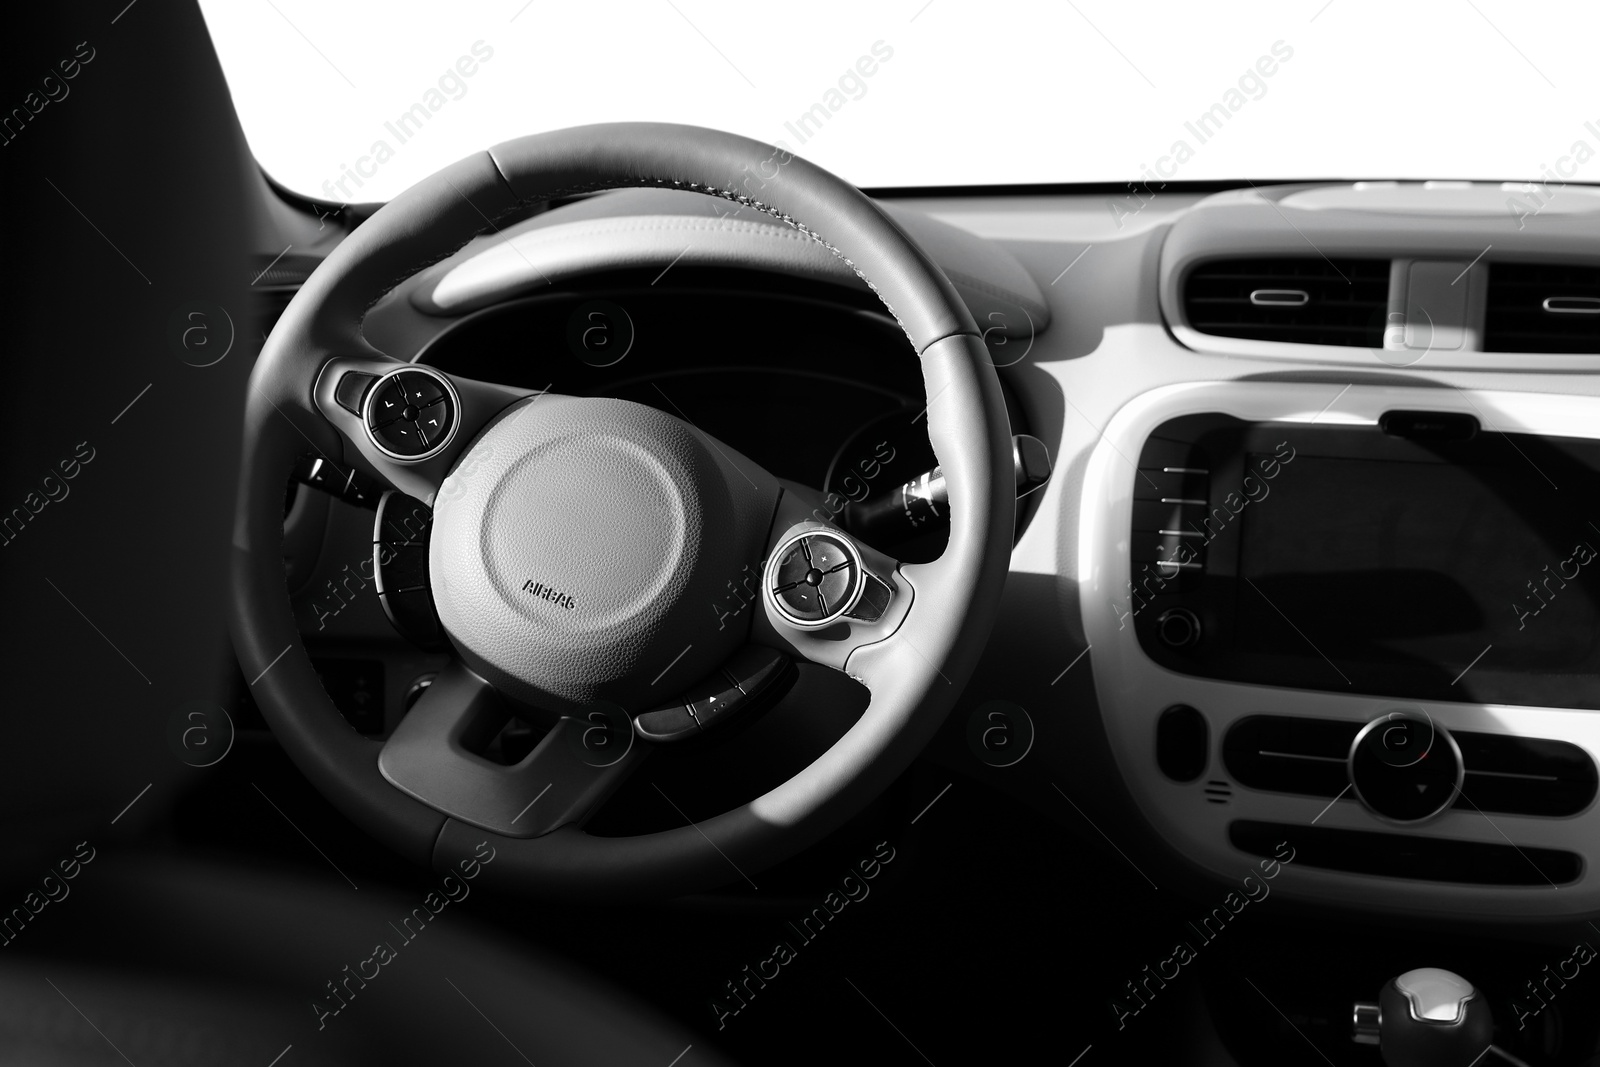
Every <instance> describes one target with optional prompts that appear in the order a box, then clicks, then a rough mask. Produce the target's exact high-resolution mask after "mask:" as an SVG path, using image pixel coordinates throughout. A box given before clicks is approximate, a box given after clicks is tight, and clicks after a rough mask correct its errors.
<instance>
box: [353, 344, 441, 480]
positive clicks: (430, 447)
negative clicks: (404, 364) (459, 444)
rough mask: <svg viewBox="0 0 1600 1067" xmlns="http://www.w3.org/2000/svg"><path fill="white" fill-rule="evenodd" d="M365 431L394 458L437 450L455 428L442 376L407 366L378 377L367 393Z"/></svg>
mask: <svg viewBox="0 0 1600 1067" xmlns="http://www.w3.org/2000/svg"><path fill="white" fill-rule="evenodd" d="M364 407H365V416H364V420H363V421H365V423H366V426H367V433H368V434H369V435H370V436H371V437H372V440H373V442H374V443H375V444H376V445H377V446H378V447H379V448H381V449H383V451H384V452H386V453H388V454H389V455H391V456H394V457H395V458H397V459H423V458H426V457H427V456H431V455H433V454H434V453H436V452H438V451H439V450H440V449H441V448H443V447H444V446H445V443H446V442H448V441H449V440H450V436H451V434H452V433H454V432H455V427H456V400H455V395H454V392H453V390H451V388H450V386H449V383H448V382H446V381H445V379H444V378H443V377H441V376H439V375H438V374H436V373H435V372H433V371H430V370H425V369H423V368H420V367H408V368H406V369H404V370H400V371H395V372H394V373H392V374H389V375H387V376H385V377H384V378H381V379H379V381H378V382H377V384H376V385H373V386H372V387H371V389H370V390H369V391H368V393H367V399H366V402H365V405H364Z"/></svg>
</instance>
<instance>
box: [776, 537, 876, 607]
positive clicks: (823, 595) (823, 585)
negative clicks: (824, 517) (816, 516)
mask: <svg viewBox="0 0 1600 1067" xmlns="http://www.w3.org/2000/svg"><path fill="white" fill-rule="evenodd" d="M864 581H865V574H864V572H863V570H862V567H861V557H860V556H859V555H858V554H857V553H856V551H855V548H854V546H852V545H851V544H849V542H847V541H845V539H844V538H842V537H840V536H839V535H838V534H834V533H829V532H827V531H823V530H817V531H813V532H811V533H804V534H801V535H800V536H798V537H795V538H793V539H792V540H790V541H789V542H788V543H787V544H785V545H783V546H781V547H780V548H779V549H778V551H777V552H776V553H774V554H773V562H772V564H771V565H769V567H768V569H767V584H768V588H769V589H770V590H771V593H772V599H773V602H774V604H775V606H776V607H777V609H778V611H779V613H780V614H782V615H783V617H784V618H785V620H786V621H788V622H790V623H793V624H794V625H796V626H800V627H804V628H815V627H819V626H824V625H827V624H828V623H830V622H832V621H833V620H835V619H838V618H840V617H841V616H843V615H844V614H845V613H846V612H848V611H849V610H850V609H851V608H852V607H854V606H855V602H856V601H857V600H859V599H860V597H861V587H862V584H863V582H864Z"/></svg>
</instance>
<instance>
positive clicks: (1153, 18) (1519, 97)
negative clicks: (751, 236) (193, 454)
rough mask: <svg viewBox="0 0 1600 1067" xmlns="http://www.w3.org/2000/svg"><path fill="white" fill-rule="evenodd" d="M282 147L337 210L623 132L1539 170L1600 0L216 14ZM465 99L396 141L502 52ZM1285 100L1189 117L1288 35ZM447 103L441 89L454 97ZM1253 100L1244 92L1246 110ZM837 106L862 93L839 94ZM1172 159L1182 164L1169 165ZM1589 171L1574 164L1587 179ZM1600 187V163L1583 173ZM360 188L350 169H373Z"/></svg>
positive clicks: (1570, 101)
mask: <svg viewBox="0 0 1600 1067" xmlns="http://www.w3.org/2000/svg"><path fill="white" fill-rule="evenodd" d="M201 8H202V9H203V11H204V13H205V17H206V20H207V23H208V24H209V26H210V28H211V32H212V36H213V38H214V40H215V43H216V47H217V51H218V54H219V55H220V57H221V60H222V65H223V68H224V70H225V72H226V73H227V76H228V81H229V84H230V86H231V89H232V93H233V98H234V103H235V105H236V106H237V108H238V111H239V116H240V120H241V122H242V123H243V126H244V130H245V134H246V136H247V137H248V139H249V142H250V146H251V148H252V150H253V151H254V152H255V155H256V158H257V159H258V160H259V161H260V162H261V164H262V165H263V167H265V169H266V170H267V172H268V173H269V174H271V175H272V176H273V177H274V178H276V179H277V180H279V181H281V182H283V183H284V184H286V185H288V186H289V187H291V188H293V189H296V190H298V191H301V192H304V193H306V194H308V195H312V196H319V197H323V198H327V199H334V200H344V199H346V197H345V196H343V195H338V194H337V193H336V195H333V196H329V194H328V190H327V187H325V186H324V182H325V181H329V180H336V179H337V178H338V177H339V176H340V175H341V173H342V170H343V168H344V167H346V166H351V165H354V164H355V163H356V161H357V160H358V159H359V158H360V157H361V156H363V155H366V154H368V153H369V152H370V151H371V147H372V145H373V144H374V142H376V141H377V140H379V139H383V140H385V141H387V142H388V144H389V145H390V147H391V148H392V149H393V150H394V155H393V158H392V159H389V160H388V161H387V162H385V163H384V164H382V165H381V166H375V165H374V164H372V163H368V164H367V165H366V169H368V170H369V171H375V173H374V174H373V176H372V177H370V178H366V179H363V182H364V184H363V185H362V186H361V187H360V188H359V189H357V187H356V186H355V185H354V184H347V185H346V187H345V190H346V191H347V192H349V193H350V194H351V195H350V196H349V197H348V199H350V200H355V201H371V200H384V199H387V198H389V197H391V196H393V195H394V194H395V193H397V192H399V191H400V190H401V189H404V188H405V187H407V186H408V185H410V184H412V183H413V182H416V181H417V180H419V179H420V178H422V177H424V176H425V175H427V174H429V173H431V172H432V171H434V170H436V169H438V168H439V167H441V166H443V165H445V164H447V163H449V162H451V161H453V160H455V159H458V158H460V157H462V156H464V155H467V154H469V153H470V152H473V151H475V150H477V149H480V148H484V147H487V146H489V145H491V144H493V143H495V142H497V141H501V140H506V139H508V138H511V137H515V136H519V135H521V134H525V133H534V132H538V131H540V130H547V129H554V128H558V127H562V126H569V125H577V124H582V123H590V122H604V121H615V120H661V121H673V122H688V123H695V124H700V125H706V126H715V127H720V128H723V129H728V130H733V131H736V132H739V133H743V134H746V135H749V136H752V137H757V138H760V139H762V140H766V141H776V140H779V139H783V140H786V141H787V142H788V147H790V148H791V149H795V150H797V151H798V152H799V153H800V154H801V155H803V156H805V157H807V158H809V159H811V160H813V161H815V162H817V163H820V164H822V165H823V166H825V167H828V168H830V169H832V170H834V171H836V172H837V173H839V174H840V175H842V176H843V177H845V178H847V179H849V180H850V181H852V182H855V183H857V184H858V185H864V186H873V187H883V186H905V185H921V186H931V185H962V184H999V183H1017V182H1082V181H1094V182H1106V181H1115V182H1122V181H1129V180H1134V179H1136V178H1138V177H1139V175H1140V172H1141V170H1142V168H1143V167H1145V166H1147V165H1150V164H1153V163H1154V162H1155V161H1156V160H1157V158H1158V157H1160V156H1162V155H1165V154H1167V153H1168V151H1169V150H1170V148H1171V146H1172V144H1173V142H1174V141H1175V140H1177V139H1179V138H1182V139H1184V140H1185V141H1187V142H1188V144H1189V146H1190V147H1191V148H1192V149H1193V150H1194V155H1193V158H1191V159H1189V160H1188V161H1187V162H1186V163H1185V164H1184V165H1183V166H1181V167H1179V168H1177V169H1176V172H1175V173H1173V175H1172V176H1173V178H1174V179H1175V180H1196V179H1214V178H1248V179H1252V180H1265V179H1281V178H1297V177H1315V178H1337V177H1351V178H1489V179H1496V180H1518V181H1520V180H1531V179H1536V178H1538V177H1539V175H1540V173H1541V171H1542V170H1543V169H1544V168H1545V167H1548V166H1553V165H1554V164H1555V163H1556V162H1557V160H1558V159H1559V158H1560V157H1562V156H1564V155H1567V154H1568V153H1570V152H1571V150H1572V146H1573V144H1574V142H1575V141H1577V140H1580V139H1581V140H1584V141H1586V142H1587V143H1588V145H1589V146H1590V147H1591V148H1593V149H1596V150H1600V132H1590V131H1589V130H1587V129H1586V128H1585V126H1584V123H1585V122H1586V121H1590V120H1593V121H1594V122H1595V123H1596V128H1597V130H1600V92H1597V89H1600V63H1597V62H1596V57H1595V54H1594V47H1595V42H1596V41H1597V40H1600V33H1597V32H1596V31H1597V30H1600V5H1595V4H1592V3H1590V4H1587V5H1585V4H1578V3H1566V4H1562V3H1539V4H1531V3H1527V2H1515V0H1428V2H1423V0H1332V2H1331V3H1327V2H1325V0H1273V2H1270V3H1269V2H1265V0H1262V2H1237V3H1230V4H1226V5H1206V4H1200V3H1193V2H1190V3H1155V2H1142V3H1130V2H1127V0H1072V2H1070V3H1069V2H1065V0H1049V2H1046V0H1035V2H1023V0H985V2H983V3H973V2H962V0H932V2H931V3H927V2H925V0H894V2H892V3H889V2H885V3H868V2H865V0H850V2H822V0H809V2H807V3H804V4H784V5H777V4H760V5H758V4H737V5H729V4H727V3H725V2H713V0H638V2H619V3H598V2H593V3H590V2H585V3H553V2H550V0H532V2H531V3H530V2H527V0H495V2H483V3H461V2H456V3H450V4H446V3H441V2H438V0H434V2H428V3H424V2H418V0H400V2H386V3H382V4H379V3H355V2H350V0H201ZM480 40H481V41H483V42H484V44H485V45H487V46H488V47H490V48H492V49H493V52H494V55H493V58H492V59H491V60H489V61H488V62H486V63H483V64H482V65H481V66H480V67H479V69H478V71H477V73H476V74H474V75H473V76H472V77H471V78H467V79H462V80H463V83H464V86H465V90H466V92H465V95H463V96H462V97H461V98H460V99H449V100H448V102H447V103H445V104H444V106H442V107H440V108H439V110H438V111H437V112H436V113H434V114H433V115H432V117H431V118H430V120H429V121H428V122H427V124H426V125H425V127H424V128H423V130H422V131H421V132H420V133H419V134H417V135H416V136H415V137H414V138H412V139H410V140H408V141H407V142H406V143H404V144H400V143H399V142H398V141H397V139H396V138H395V137H394V136H393V135H392V134H391V133H389V132H388V131H387V130H386V129H385V126H384V123H385V122H386V121H393V120H394V119H395V118H396V117H397V116H398V115H399V114H401V113H402V112H404V111H406V109H407V108H409V107H410V106H411V105H412V104H415V103H417V102H419V101H422V100H423V99H424V94H425V93H426V91H427V90H429V89H430V88H435V87H436V84H437V81H438V78H439V77H440V75H441V74H444V73H446V72H447V71H449V70H450V69H451V68H452V67H453V65H454V64H455V62H456V60H457V58H458V57H460V56H463V55H467V54H469V50H470V48H471V46H472V44H473V43H474V42H475V41H480ZM1280 40H1281V41H1282V42H1284V44H1285V45H1287V46H1288V47H1289V48H1292V49H1293V58H1292V59H1290V60H1289V61H1287V62H1284V63H1282V64H1280V65H1279V66H1278V69H1277V72H1276V73H1275V74H1274V75H1273V76H1272V77H1270V78H1267V79H1263V80H1264V82H1265V89H1266V92H1265V95H1263V96H1261V97H1260V98H1259V99H1250V100H1248V102H1247V103H1246V104H1245V105H1244V106H1243V107H1241V108H1239V110H1238V111H1237V112H1236V113H1233V114H1231V117H1230V118H1229V120H1228V121H1227V123H1226V125H1225V127H1224V128H1223V129H1222V130H1221V131H1220V132H1219V133H1217V134H1216V135H1215V136H1214V137H1213V138H1211V139H1210V140H1208V141H1206V142H1205V143H1201V142H1200V141H1199V140H1198V139H1197V138H1196V137H1195V136H1194V134H1192V133H1190V132H1189V131H1187V130H1186V129H1185V127H1184V123H1185V121H1194V120H1195V119H1196V118H1197V117H1198V116H1199V115H1200V114H1201V113H1202V112H1204V111H1205V110H1206V109H1207V108H1209V107H1210V106H1211V105H1212V104H1215V103H1218V102H1219V101H1222V100H1223V98H1224V94H1225V93H1226V91H1227V90H1228V89H1230V88H1233V87H1235V85H1236V83H1237V81H1238V79H1239V77H1240V76H1241V75H1242V74H1244V73H1246V72H1247V71H1248V70H1250V69H1251V68H1252V67H1253V66H1254V64H1255V63H1256V61H1257V59H1258V58H1259V57H1261V56H1263V55H1267V54H1268V53H1269V51H1270V49H1271V47H1272V45H1273V43H1274V42H1275V41H1280ZM877 41H882V42H884V44H885V45H887V46H888V47H890V48H892V49H893V58H892V59H890V60H888V61H887V62H884V63H882V64H881V66H879V68H878V70H877V72H876V73H875V74H874V75H873V76H872V77H870V78H867V79H863V81H864V83H865V86H866V92H865V95H863V96H861V97H860V99H848V102H847V103H846V104H845V105H844V106H842V107H840V108H839V109H838V110H837V112H836V113H834V114H833V115H832V117H831V118H830V119H829V121H828V122H827V123H826V125H825V126H824V127H823V129H822V130H821V131H820V132H819V133H817V134H816V135H815V136H814V137H813V138H811V139H810V140H808V141H807V142H806V143H804V144H803V145H802V144H800V143H799V141H798V139H797V138H796V137H795V136H794V135H793V134H792V133H790V132H789V131H788V130H786V128H785V125H784V123H785V122H786V121H788V122H793V121H795V120H796V119H797V118H798V116H800V115H801V114H802V113H804V112H805V111H806V110H807V109H808V108H810V107H811V106H812V105H813V104H816V103H819V102H822V101H824V98H825V94H826V93H827V92H828V90H830V89H833V88H835V87H836V85H837V82H838V80H839V77H840V75H841V74H844V73H845V72H846V71H847V70H849V69H850V68H852V67H853V66H854V64H855V63H856V60H857V59H858V58H859V57H861V56H863V55H867V54H869V52H870V50H871V47H872V45H873V43H874V42H877ZM436 99H437V98H436ZM1236 99H1237V98H1236ZM835 100H837V98H835ZM1168 169H1169V170H1171V169H1172V168H1171V166H1170V165H1169V167H1168ZM1568 170H1569V171H1572V165H1571V164H1568ZM1569 177H1570V178H1571V179H1572V180H1576V181H1597V180H1600V158H1597V159H1594V160H1591V161H1589V162H1588V163H1587V164H1585V165H1583V166H1579V167H1577V168H1576V170H1575V172H1572V173H1570V175H1569ZM347 182H348V179H347Z"/></svg>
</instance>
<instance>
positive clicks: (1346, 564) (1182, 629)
mask: <svg viewBox="0 0 1600 1067" xmlns="http://www.w3.org/2000/svg"><path fill="white" fill-rule="evenodd" d="M1473 429H1474V430H1475V432H1471V433H1467V434H1464V435H1463V436H1462V437H1461V438H1460V439H1450V440H1415V439H1408V438H1406V437H1404V436H1402V435H1395V434H1393V433H1385V432H1384V431H1383V430H1381V429H1379V428H1378V427H1372V426H1363V427H1352V426H1344V427H1321V426H1306V425H1285V424H1270V423H1269V424H1256V423H1248V422H1243V421H1240V420H1237V419H1233V418H1229V417H1227V416H1221V415H1210V416H1185V417H1184V418H1182V419H1177V420H1173V422H1171V423H1168V424H1166V425H1165V426H1163V427H1162V428H1160V429H1159V430H1158V431H1157V434H1156V436H1153V437H1152V438H1151V439H1150V440H1149V441H1148V442H1147V443H1146V446H1145V448H1144V451H1143V453H1142V454H1141V459H1140V464H1139V466H1140V468H1141V473H1142V474H1143V475H1144V480H1143V482H1142V483H1141V485H1140V488H1139V489H1138V490H1137V492H1136V495H1137V497H1138V498H1139V499H1138V502H1137V503H1136V507H1135V512H1134V528H1133V530H1132V534H1133V542H1132V543H1133V545H1134V549H1133V555H1134V568H1133V570H1134V573H1135V576H1136V583H1133V584H1131V585H1130V590H1129V597H1128V599H1127V602H1126V603H1125V604H1123V605H1121V606H1118V607H1114V608H1113V609H1112V610H1117V611H1119V612H1126V613H1128V614H1129V615H1131V616H1132V617H1133V621H1134V624H1135V628H1136V629H1137V631H1138V635H1139V640H1140V643H1141V645H1142V646H1143V647H1144V648H1145V649H1146V651H1147V652H1148V653H1149V654H1150V655H1151V656H1152V657H1153V658H1154V659H1156V660H1157V662H1160V663H1162V664H1163V665H1165V666H1168V667H1170V668H1172V669H1175V670H1180V671H1183V672H1186V673H1191V674H1199V675H1204V676H1209V677H1215V678H1225V679H1229V680H1235V681H1244V682H1255V683H1260V684H1266V685H1282V686H1290V687H1294V688H1313V689H1327V690H1333V691H1343V692H1356V693H1367V694H1374V695H1380V696H1389V697H1410V698H1417V699H1433V700H1457V701H1471V702H1482V703H1504V704H1531V705H1543V706H1550V707H1575V708H1596V709H1600V442H1594V441H1588V440H1578V439H1556V438H1544V437H1538V436H1534V435H1523V434H1500V433H1493V432H1490V431H1486V430H1481V429H1476V427H1475V424H1474V427H1473ZM1166 560H1173V561H1174V562H1172V563H1165V562H1164V561H1166Z"/></svg>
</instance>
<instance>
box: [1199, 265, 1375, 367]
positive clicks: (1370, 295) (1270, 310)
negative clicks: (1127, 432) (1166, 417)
mask: <svg viewBox="0 0 1600 1067" xmlns="http://www.w3.org/2000/svg"><path fill="white" fill-rule="evenodd" d="M1288 283H1292V284H1288ZM1285 288H1290V289H1295V290H1299V291H1302V292H1304V293H1305V294H1306V295H1307V297H1308V299H1307V300H1306V301H1305V303H1302V304H1273V303H1257V302H1255V301H1252V300H1251V299H1250V294H1251V293H1252V292H1255V291H1256V290H1258V289H1285ZM1183 309H1184V315H1185V317H1186V318H1187V319H1188V321H1189V325H1190V327H1192V328H1193V329H1195V330H1197V331H1198V332H1200V333H1204V334H1211V335H1213V336H1217V337H1241V338H1245V339H1247V340H1252V341H1288V342H1292V343H1294V344H1313V345H1339V346H1342V347H1354V348H1363V347H1365V348H1381V347H1383V328H1384V324H1385V320H1386V318H1387V314H1388V309H1389V262H1388V261H1387V260H1382V259H1333V260H1328V259H1323V258H1321V257H1320V256H1318V257H1281V258H1260V259H1228V260H1216V261H1214V262H1211V263H1203V264H1201V265H1200V266H1198V267H1196V268H1195V269H1194V270H1193V271H1192V272H1191V273H1190V275H1189V277H1188V279H1187V281H1186V282H1185V284H1184V294H1183Z"/></svg>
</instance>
